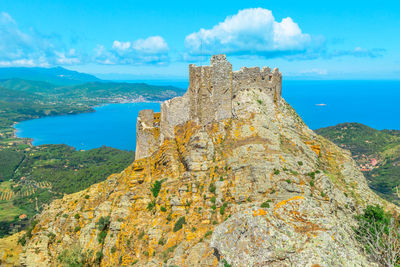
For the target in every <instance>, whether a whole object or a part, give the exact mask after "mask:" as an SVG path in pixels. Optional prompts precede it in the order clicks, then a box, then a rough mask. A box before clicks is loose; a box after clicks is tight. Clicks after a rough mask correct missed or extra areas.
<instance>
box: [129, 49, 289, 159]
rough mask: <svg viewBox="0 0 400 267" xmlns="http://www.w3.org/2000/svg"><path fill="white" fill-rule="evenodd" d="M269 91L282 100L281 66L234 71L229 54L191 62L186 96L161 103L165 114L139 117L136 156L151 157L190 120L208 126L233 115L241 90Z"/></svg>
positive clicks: (143, 112) (146, 113) (151, 113)
mask: <svg viewBox="0 0 400 267" xmlns="http://www.w3.org/2000/svg"><path fill="white" fill-rule="evenodd" d="M250 89H252V90H254V89H258V90H260V91H267V92H268V94H269V95H270V96H271V98H273V99H274V100H275V102H278V101H277V100H279V99H280V98H281V92H282V74H281V73H280V72H279V70H278V69H277V68H275V69H274V70H273V71H272V72H271V69H270V68H268V67H263V68H262V69H261V71H260V68H259V67H254V68H246V67H242V68H241V69H240V70H239V71H232V64H231V63H229V62H228V61H227V59H226V56H225V55H214V56H212V57H211V64H210V66H199V67H198V66H196V65H194V64H191V65H189V89H188V91H187V92H186V93H185V95H184V96H182V97H175V98H173V99H170V100H168V101H165V102H164V103H162V104H161V113H154V112H153V111H152V110H142V111H141V112H140V113H139V117H138V120H137V129H136V132H137V143H136V154H135V158H136V159H140V158H144V157H148V156H150V155H151V154H152V153H153V152H154V151H155V150H156V149H157V148H158V146H159V145H160V144H161V143H162V142H163V141H164V139H166V138H174V128H175V126H177V125H180V124H182V123H185V122H187V121H189V120H191V121H193V122H195V123H197V124H199V125H206V124H208V123H210V122H213V121H218V120H221V119H227V118H231V117H232V114H233V113H232V103H233V102H234V101H235V98H236V95H237V94H238V93H239V92H240V91H241V90H250Z"/></svg>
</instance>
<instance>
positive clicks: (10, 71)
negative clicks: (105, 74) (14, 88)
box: [0, 67, 101, 86]
mask: <svg viewBox="0 0 400 267" xmlns="http://www.w3.org/2000/svg"><path fill="white" fill-rule="evenodd" d="M15 78H16V79H22V80H30V81H42V82H47V83H52V84H55V85H59V86H62V85H77V84H82V83H86V82H99V81H101V79H99V78H97V77H96V76H93V75H90V74H86V73H81V72H77V71H72V70H67V69H64V68H62V67H55V68H39V67H35V68H26V67H18V68H0V80H9V79H15Z"/></svg>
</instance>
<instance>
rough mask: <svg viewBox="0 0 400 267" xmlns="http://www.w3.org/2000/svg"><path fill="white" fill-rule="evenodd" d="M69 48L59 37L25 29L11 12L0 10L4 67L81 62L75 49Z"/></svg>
mask: <svg viewBox="0 0 400 267" xmlns="http://www.w3.org/2000/svg"><path fill="white" fill-rule="evenodd" d="M65 50H66V49H64V48H63V45H62V44H61V43H60V41H59V40H58V39H57V38H56V37H55V36H44V35H42V34H40V33H38V32H36V31H34V30H33V29H32V30H30V31H28V32H23V31H21V30H20V29H19V27H18V24H17V23H16V22H15V20H14V19H13V18H12V17H11V16H10V15H9V14H8V13H5V12H1V13H0V65H1V66H50V65H54V64H62V65H70V64H78V63H80V62H81V59H80V56H79V55H77V54H76V52H75V50H74V49H70V50H69V51H65Z"/></svg>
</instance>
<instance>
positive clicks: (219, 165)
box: [21, 56, 395, 266]
mask: <svg viewBox="0 0 400 267" xmlns="http://www.w3.org/2000/svg"><path fill="white" fill-rule="evenodd" d="M136 156H137V158H138V160H136V161H135V162H134V163H133V164H132V165H131V166H130V167H128V168H127V169H126V170H124V171H123V172H122V173H120V174H115V175H112V176H110V177H109V178H108V179H107V180H106V181H104V182H102V183H99V184H96V185H93V186H91V187H90V188H88V189H87V190H85V191H82V192H79V193H75V194H72V195H67V196H65V197H64V198H63V199H60V200H56V201H54V202H53V203H52V204H51V205H49V206H48V207H47V208H46V209H45V210H44V211H43V212H42V213H41V214H40V215H39V216H38V217H37V220H38V223H37V225H36V227H35V228H34V229H33V231H32V238H31V239H30V240H28V241H27V244H26V245H25V247H24V253H23V254H22V255H21V262H22V263H23V264H25V265H27V266H43V265H48V266H57V265H59V264H67V263H68V262H69V261H70V260H71V258H73V259H75V260H76V261H79V262H85V263H89V264H100V265H101V266H131V265H134V264H135V266H224V265H225V266H227V265H228V264H230V265H231V266H375V264H374V263H373V262H369V260H368V258H367V257H366V255H364V254H363V252H362V250H361V248H360V245H359V244H358V243H357V241H356V240H355V239H354V237H353V230H352V228H351V227H352V226H354V225H355V224H356V221H355V219H354V215H355V214H357V213H359V212H360V211H362V210H363V208H364V207H365V206H366V205H367V204H381V205H383V206H385V208H387V209H390V208H395V207H394V206H391V205H390V204H388V203H387V202H385V201H383V200H382V199H380V198H379V197H378V196H377V195H375V194H374V193H373V192H372V191H371V190H370V189H369V188H368V185H367V183H366V180H365V178H364V177H363V175H362V174H361V173H360V171H358V169H357V167H356V165H355V163H354V161H353V160H352V159H351V157H350V153H349V152H348V151H345V150H343V149H340V148H339V147H337V146H336V145H334V144H333V143H331V142H329V141H327V140H326V139H324V138H323V137H321V136H318V135H317V134H315V133H314V132H313V131H312V130H310V129H309V128H308V127H307V126H306V125H305V124H304V123H303V121H302V120H301V118H300V117H299V116H298V115H297V114H296V112H295V111H294V110H293V109H292V108H291V107H290V105H289V104H288V103H286V102H285V100H284V99H283V98H282V97H281V75H280V73H279V72H278V71H277V70H275V71H273V72H272V73H271V72H270V71H269V69H267V68H263V70H261V71H260V70H259V69H258V68H251V69H247V68H243V69H242V70H240V71H239V72H232V67H231V65H230V64H229V62H227V61H226V58H225V57H224V56H215V57H213V59H212V63H211V66H210V67H195V66H193V65H191V66H190V86H189V90H188V92H187V93H186V95H185V96H184V97H182V98H175V99H171V100H169V101H167V102H165V103H163V104H162V107H161V114H158V115H157V114H155V113H153V112H152V111H143V112H141V113H140V116H139V119H138V152H137V154H136Z"/></svg>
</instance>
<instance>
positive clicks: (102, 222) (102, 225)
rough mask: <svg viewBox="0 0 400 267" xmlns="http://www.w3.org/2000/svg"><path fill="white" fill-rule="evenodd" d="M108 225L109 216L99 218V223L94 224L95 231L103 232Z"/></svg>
mask: <svg viewBox="0 0 400 267" xmlns="http://www.w3.org/2000/svg"><path fill="white" fill-rule="evenodd" d="M109 225H110V216H106V217H103V216H102V217H100V219H99V221H98V222H97V223H96V226H97V229H98V230H100V231H103V230H104V229H106V228H108V226H109Z"/></svg>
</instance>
